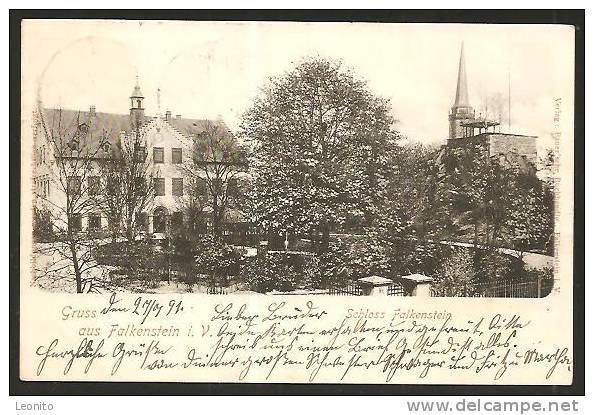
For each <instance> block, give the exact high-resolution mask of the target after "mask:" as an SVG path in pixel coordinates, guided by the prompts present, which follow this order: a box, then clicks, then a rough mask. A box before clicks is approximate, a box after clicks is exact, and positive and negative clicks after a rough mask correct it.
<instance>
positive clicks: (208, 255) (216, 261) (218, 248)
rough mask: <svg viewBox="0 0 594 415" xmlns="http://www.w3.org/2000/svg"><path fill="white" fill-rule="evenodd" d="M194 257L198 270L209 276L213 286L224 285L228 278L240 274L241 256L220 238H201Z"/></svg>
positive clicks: (208, 236) (209, 236)
mask: <svg viewBox="0 0 594 415" xmlns="http://www.w3.org/2000/svg"><path fill="white" fill-rule="evenodd" d="M194 255H195V256H194V261H195V264H196V270H197V271H198V272H199V273H202V274H207V275H208V276H209V277H210V279H211V284H213V285H224V284H226V283H227V277H228V276H230V275H236V274H237V273H238V269H239V263H240V260H241V254H240V253H239V252H238V251H237V250H235V249H234V248H233V246H231V245H228V244H226V243H224V242H223V241H222V240H221V239H220V238H216V237H213V236H212V235H205V236H204V237H202V238H200V239H199V240H198V241H197V243H196V247H195V254H194Z"/></svg>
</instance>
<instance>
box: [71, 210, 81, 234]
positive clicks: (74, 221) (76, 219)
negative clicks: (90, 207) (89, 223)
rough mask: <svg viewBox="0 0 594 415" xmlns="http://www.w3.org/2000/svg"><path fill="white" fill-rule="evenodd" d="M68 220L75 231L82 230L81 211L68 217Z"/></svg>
mask: <svg viewBox="0 0 594 415" xmlns="http://www.w3.org/2000/svg"><path fill="white" fill-rule="evenodd" d="M68 222H69V226H70V229H71V230H72V231H73V232H80V231H81V230H82V215H81V214H80V213H76V214H73V215H72V216H71V217H70V218H69V219H68Z"/></svg>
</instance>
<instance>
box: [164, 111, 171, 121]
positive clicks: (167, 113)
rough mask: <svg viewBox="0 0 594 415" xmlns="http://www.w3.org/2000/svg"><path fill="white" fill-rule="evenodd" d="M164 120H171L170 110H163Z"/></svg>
mask: <svg viewBox="0 0 594 415" xmlns="http://www.w3.org/2000/svg"><path fill="white" fill-rule="evenodd" d="M165 121H171V111H169V110H167V111H165Z"/></svg>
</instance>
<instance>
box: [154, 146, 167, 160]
mask: <svg viewBox="0 0 594 415" xmlns="http://www.w3.org/2000/svg"><path fill="white" fill-rule="evenodd" d="M153 162H154V163H164V162H165V150H163V147H155V148H153Z"/></svg>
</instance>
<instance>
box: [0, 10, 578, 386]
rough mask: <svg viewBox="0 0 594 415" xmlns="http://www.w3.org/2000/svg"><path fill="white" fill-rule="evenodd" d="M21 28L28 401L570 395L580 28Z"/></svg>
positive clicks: (116, 24)
mask: <svg viewBox="0 0 594 415" xmlns="http://www.w3.org/2000/svg"><path fill="white" fill-rule="evenodd" d="M21 29H22V51H21V53H22V68H21V81H22V85H21V88H22V108H21V109H22V120H21V121H22V124H21V134H22V143H21V156H22V160H21V166H22V182H21V196H22V198H21V200H22V204H21V224H22V229H21V279H20V307H21V309H20V314H19V315H18V316H12V318H19V319H20V354H19V362H20V377H21V379H23V380H27V381H36V380H39V381H47V380H55V381H74V380H76V381H108V382H109V381H143V382H144V381H151V382H172V381H173V382H274V383H289V382H290V383H367V384H369V383H371V384H385V383H389V384H466V385H468V384H475V385H486V384H499V385H503V384H507V385H569V384H571V383H572V379H573V373H574V369H575V368H574V357H573V340H572V339H573V333H572V327H573V320H572V311H573V292H572V287H573V254H572V252H573V230H572V229H573V177H574V171H573V156H574V154H573V152H574V149H573V145H574V141H573V131H574V125H573V120H574V107H573V105H574V98H573V97H574V60H575V58H574V28H573V27H572V26H566V25H480V24H392V23H346V22H345V23H304V22H254V21H252V22H204V21H203V22H191V21H117V20H111V21H110V20H25V21H23V24H22V27H21Z"/></svg>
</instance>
